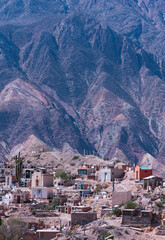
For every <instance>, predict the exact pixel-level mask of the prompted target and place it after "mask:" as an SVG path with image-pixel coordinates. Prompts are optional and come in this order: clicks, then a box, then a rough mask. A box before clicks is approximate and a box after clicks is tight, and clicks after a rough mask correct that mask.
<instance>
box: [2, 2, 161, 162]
mask: <svg viewBox="0 0 165 240" xmlns="http://www.w3.org/2000/svg"><path fill="white" fill-rule="evenodd" d="M164 16H165V4H164V1H163V0H158V1H154V0H139V1H138V0H120V1H117V0H112V1H108V0H99V1H97V0H95V1H93V0H83V1H81V0H63V1H62V0H49V1H46V0H45V1H39V0H37V1H36V0H35V1H33V0H28V1H25V0H20V1H16V0H6V1H3V3H1V4H0V19H1V20H0V59H1V61H0V139H1V145H0V152H1V155H0V157H1V159H3V158H5V157H8V156H9V155H10V152H11V150H12V149H13V148H14V147H15V146H18V145H19V144H22V143H23V142H25V141H27V140H28V139H29V137H30V136H31V135H34V136H35V137H36V138H38V139H39V140H40V141H42V142H43V143H44V144H46V145H47V146H48V147H49V148H50V149H53V148H56V149H63V147H64V145H65V144H68V145H69V146H70V147H71V148H73V149H76V150H78V151H79V152H80V153H83V152H84V149H85V150H86V153H93V152H95V153H96V154H99V155H100V156H102V157H105V156H106V157H109V158H111V157H115V156H118V154H119V153H122V155H123V156H124V158H126V159H128V160H129V161H131V162H138V161H141V160H142V159H143V156H144V155H145V154H146V153H148V154H150V155H151V156H152V157H154V158H157V160H158V161H160V162H162V163H163V162H164V155H165V145H164V140H165V139H164V138H165V137H164V136H165V134H164V119H165V112H164V92H165V62H164V61H165V60H164V56H165V54H164V51H165V48H164V43H165V41H164V40H165V31H164V24H165V22H164Z"/></svg>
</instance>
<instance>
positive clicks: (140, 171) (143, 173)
mask: <svg viewBox="0 0 165 240" xmlns="http://www.w3.org/2000/svg"><path fill="white" fill-rule="evenodd" d="M151 175H152V168H150V167H148V166H141V167H140V166H139V165H137V166H136V167H135V179H136V180H139V181H141V180H142V179H143V178H146V177H149V176H151Z"/></svg>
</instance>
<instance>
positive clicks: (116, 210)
mask: <svg viewBox="0 0 165 240" xmlns="http://www.w3.org/2000/svg"><path fill="white" fill-rule="evenodd" d="M112 213H113V215H115V216H116V217H120V216H121V209H120V208H114V209H113V211H112Z"/></svg>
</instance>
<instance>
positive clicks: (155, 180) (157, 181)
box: [143, 175, 163, 190]
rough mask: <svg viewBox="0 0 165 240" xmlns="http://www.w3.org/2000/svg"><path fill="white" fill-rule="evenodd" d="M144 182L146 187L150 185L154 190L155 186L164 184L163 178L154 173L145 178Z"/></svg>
mask: <svg viewBox="0 0 165 240" xmlns="http://www.w3.org/2000/svg"><path fill="white" fill-rule="evenodd" d="M143 180H144V183H143V188H144V189H148V190H149V187H151V188H152V190H154V188H155V187H158V186H163V178H160V177H155V176H153V175H151V176H149V177H146V178H143Z"/></svg>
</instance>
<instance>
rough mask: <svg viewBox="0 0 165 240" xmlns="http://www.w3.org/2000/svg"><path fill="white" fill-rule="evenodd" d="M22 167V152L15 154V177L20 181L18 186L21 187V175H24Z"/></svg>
mask: <svg viewBox="0 0 165 240" xmlns="http://www.w3.org/2000/svg"><path fill="white" fill-rule="evenodd" d="M22 168H23V164H22V159H21V156H20V152H19V154H18V157H17V155H16V156H15V178H16V180H17V182H18V186H19V187H20V180H21V175H22Z"/></svg>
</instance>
